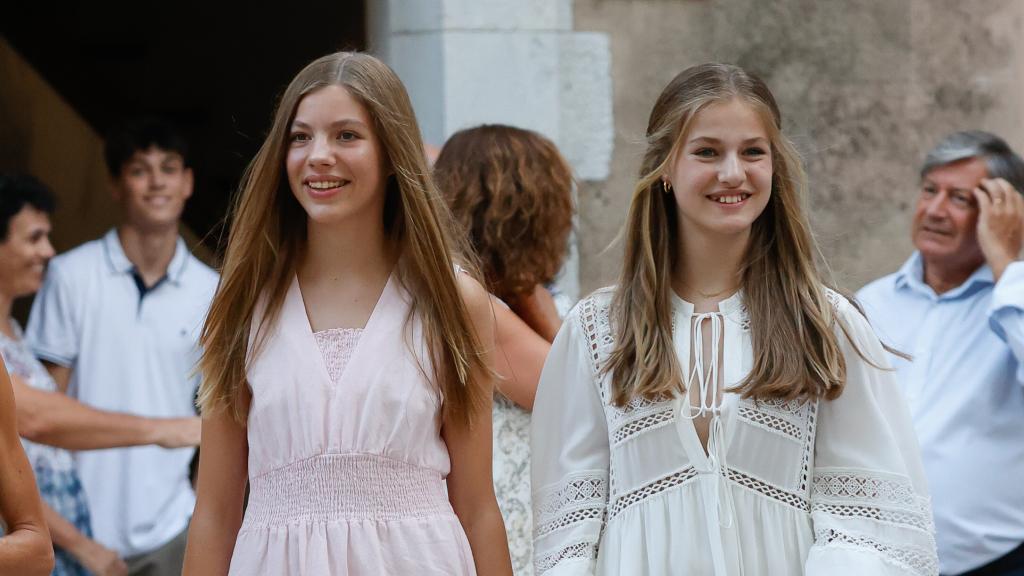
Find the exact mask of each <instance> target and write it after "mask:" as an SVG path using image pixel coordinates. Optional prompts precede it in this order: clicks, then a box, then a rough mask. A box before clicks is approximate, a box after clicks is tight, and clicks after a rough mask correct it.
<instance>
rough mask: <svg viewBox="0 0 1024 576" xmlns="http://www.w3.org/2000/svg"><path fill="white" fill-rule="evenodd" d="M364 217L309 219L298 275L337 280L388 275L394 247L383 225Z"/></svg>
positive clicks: (393, 256)
mask: <svg viewBox="0 0 1024 576" xmlns="http://www.w3.org/2000/svg"><path fill="white" fill-rule="evenodd" d="M367 220H369V219H360V221H359V222H352V223H348V222H346V223H345V225H318V224H317V223H315V222H313V221H309V224H308V227H307V232H306V250H305V254H304V255H303V257H302V261H301V263H300V264H299V270H298V272H299V275H300V276H302V277H304V278H310V279H313V278H317V279H331V280H337V279H340V278H353V277H363V278H365V277H367V276H373V277H376V276H379V275H382V274H384V275H386V274H389V273H390V272H391V269H392V268H393V267H394V263H395V262H394V260H395V256H396V255H395V254H394V252H395V250H394V247H393V246H391V242H390V240H389V239H388V238H387V237H386V235H385V233H384V227H383V226H380V225H372V224H373V223H372V222H367Z"/></svg>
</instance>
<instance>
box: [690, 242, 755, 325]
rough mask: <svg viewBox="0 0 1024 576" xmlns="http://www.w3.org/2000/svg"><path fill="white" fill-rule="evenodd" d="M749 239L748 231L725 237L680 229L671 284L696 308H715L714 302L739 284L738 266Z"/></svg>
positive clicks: (741, 263)
mask: <svg viewBox="0 0 1024 576" xmlns="http://www.w3.org/2000/svg"><path fill="white" fill-rule="evenodd" d="M686 228H687V227H680V229H682V230H685V229H686ZM749 239H750V231H749V230H747V231H745V232H743V233H741V234H735V235H729V236H713V235H709V234H700V233H689V234H687V233H685V232H684V233H683V234H682V238H681V240H682V246H681V247H680V251H679V257H678V258H677V260H676V263H675V270H674V271H673V278H672V283H673V286H672V287H673V288H674V289H675V290H676V292H677V293H678V294H680V295H681V296H683V297H684V298H685V299H687V300H689V301H690V302H693V303H694V305H696V306H697V308H698V311H701V310H700V309H701V308H704V307H710V309H712V310H713V309H716V308H717V303H718V302H720V301H722V300H725V299H726V298H728V297H729V296H730V295H732V293H733V292H735V291H736V290H737V289H738V288H739V287H740V280H741V279H740V268H741V266H742V265H743V257H744V256H745V255H746V251H747V243H748V241H749Z"/></svg>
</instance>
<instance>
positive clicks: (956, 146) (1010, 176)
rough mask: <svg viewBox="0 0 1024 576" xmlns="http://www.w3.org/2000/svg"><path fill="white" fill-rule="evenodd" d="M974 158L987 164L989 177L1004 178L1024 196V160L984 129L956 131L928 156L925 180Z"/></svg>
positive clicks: (924, 172) (922, 169) (922, 171)
mask: <svg viewBox="0 0 1024 576" xmlns="http://www.w3.org/2000/svg"><path fill="white" fill-rule="evenodd" d="M971 158H980V159H981V160H984V161H985V166H986V167H987V168H988V177H989V178H1002V179H1004V180H1006V181H1007V182H1009V183H1010V184H1012V185H1013V187H1014V188H1016V189H1017V192H1020V193H1021V194H1024V160H1021V157H1020V156H1018V155H1017V153H1016V152H1014V151H1013V149H1012V148H1010V145H1009V144H1007V143H1006V141H1005V140H1003V139H1002V138H1000V137H999V136H996V135H995V134H992V133H990V132H984V131H982V130H967V131H964V132H954V133H953V134H950V135H949V136H946V137H945V138H943V139H942V141H941V142H939V143H938V144H937V145H936V146H935V147H934V148H932V149H931V151H930V152H928V155H927V156H925V159H924V165H922V166H921V178H922V179H923V178H924V177H925V176H926V175H927V174H928V173H929V172H931V171H932V170H934V169H936V168H940V167H942V166H946V165H949V164H952V163H954V162H960V161H962V160H969V159H971Z"/></svg>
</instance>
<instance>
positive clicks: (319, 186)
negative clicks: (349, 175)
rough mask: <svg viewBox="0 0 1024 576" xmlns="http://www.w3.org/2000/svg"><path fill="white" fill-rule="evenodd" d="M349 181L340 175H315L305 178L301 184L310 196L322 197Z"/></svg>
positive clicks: (342, 186)
mask: <svg viewBox="0 0 1024 576" xmlns="http://www.w3.org/2000/svg"><path fill="white" fill-rule="evenodd" d="M351 182H352V181H351V180H347V179H345V178H342V177H340V176H333V175H317V176H310V177H308V178H306V179H305V180H304V181H303V182H302V184H303V186H305V187H306V189H307V190H308V191H309V194H310V195H311V196H314V197H320V198H323V197H326V196H331V195H333V194H334V193H335V192H337V191H339V190H341V189H342V188H344V187H345V186H347V185H349V184H350V183H351Z"/></svg>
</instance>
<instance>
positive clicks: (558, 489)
mask: <svg viewBox="0 0 1024 576" xmlns="http://www.w3.org/2000/svg"><path fill="white" fill-rule="evenodd" d="M533 501H534V511H535V514H534V517H535V518H536V527H535V529H534V538H540V537H541V536H544V535H546V534H550V533H551V532H553V531H555V530H558V529H559V528H564V527H565V526H569V525H572V524H576V523H579V522H583V521H584V520H591V519H594V520H603V519H604V511H605V507H606V506H607V503H608V482H607V481H606V480H605V479H604V478H600V477H597V476H593V475H575V477H574V476H570V477H568V478H567V479H566V480H565V481H563V482H562V483H560V484H558V485H557V486H554V487H552V488H550V489H547V490H542V491H540V492H538V493H537V494H534V497H533Z"/></svg>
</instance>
